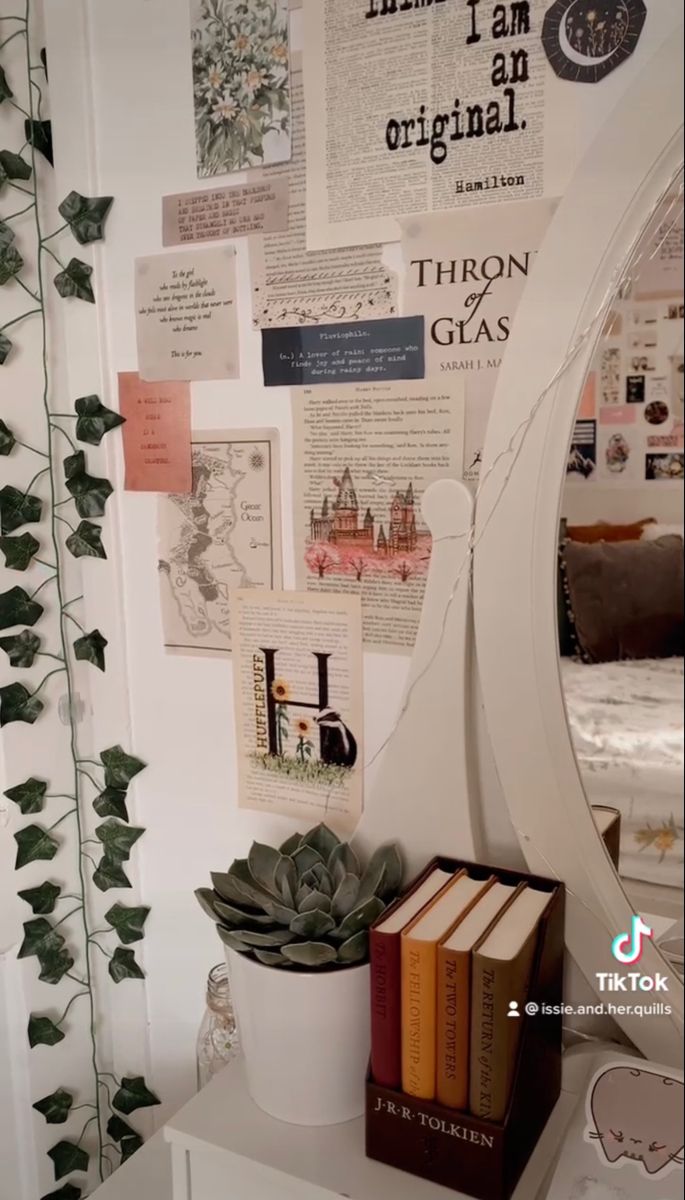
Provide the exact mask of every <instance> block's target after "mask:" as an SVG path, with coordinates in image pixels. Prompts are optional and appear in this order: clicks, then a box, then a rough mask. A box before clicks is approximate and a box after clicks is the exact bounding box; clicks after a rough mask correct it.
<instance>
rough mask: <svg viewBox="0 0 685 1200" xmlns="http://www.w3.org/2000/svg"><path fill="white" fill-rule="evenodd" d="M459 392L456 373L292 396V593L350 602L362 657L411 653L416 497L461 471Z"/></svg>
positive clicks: (427, 551) (424, 541)
mask: <svg viewBox="0 0 685 1200" xmlns="http://www.w3.org/2000/svg"><path fill="white" fill-rule="evenodd" d="M463 391H464V385H463V381H462V380H461V379H460V378H457V377H456V376H452V377H449V378H446V379H445V380H444V381H443V380H438V379H427V380H421V381H419V382H413V381H412V382H404V383H372V384H337V385H336V384H332V385H325V384H322V385H319V386H317V387H310V388H294V389H293V393H292V397H293V457H294V490H293V495H294V505H295V522H294V526H295V578H296V585H297V587H298V588H300V589H301V590H302V591H308V592H310V593H312V592H316V593H318V594H321V593H322V592H323V593H325V592H337V593H340V594H342V595H345V596H352V595H358V596H360V597H361V602H362V613H363V630H364V646H365V648H366V649H367V650H385V651H393V652H397V651H401V652H402V651H403V652H404V653H410V652H411V650H412V649H413V646H414V642H415V640H416V632H417V629H418V623H419V618H420V615H421V605H422V603H423V595H424V591H425V587H426V576H427V574H428V568H429V565H430V556H431V536H430V532H429V530H428V527H427V525H426V524H425V521H424V520H423V517H422V514H421V500H422V497H423V493H424V491H425V489H426V488H427V487H428V485H429V484H430V483H432V482H434V481H435V480H436V479H444V478H446V477H448V478H459V476H460V474H461V464H462V457H463V427H464V401H463Z"/></svg>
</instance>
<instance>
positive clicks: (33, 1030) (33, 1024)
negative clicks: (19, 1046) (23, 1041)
mask: <svg viewBox="0 0 685 1200" xmlns="http://www.w3.org/2000/svg"><path fill="white" fill-rule="evenodd" d="M28 1036H29V1046H31V1047H32V1048H33V1046H56V1045H57V1043H58V1042H61V1041H63V1040H64V1037H65V1035H64V1034H63V1033H62V1030H61V1029H58V1027H57V1025H55V1022H54V1021H51V1020H50V1018H49V1017H36V1016H34V1014H33V1013H31V1016H30V1017H29V1026H28Z"/></svg>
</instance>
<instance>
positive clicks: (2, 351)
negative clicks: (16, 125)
mask: <svg viewBox="0 0 685 1200" xmlns="http://www.w3.org/2000/svg"><path fill="white" fill-rule="evenodd" d="M0 187H2V180H1V178H0ZM11 349H12V343H11V341H10V339H9V338H8V337H7V336H6V335H5V334H4V333H0V367H1V366H2V365H3V363H4V362H6V360H7V356H8V354H9V352H10V350H11Z"/></svg>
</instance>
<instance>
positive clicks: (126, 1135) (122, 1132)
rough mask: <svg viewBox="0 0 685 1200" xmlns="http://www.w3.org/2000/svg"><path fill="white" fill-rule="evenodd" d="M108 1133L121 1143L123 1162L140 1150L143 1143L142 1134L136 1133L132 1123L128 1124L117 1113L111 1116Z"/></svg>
mask: <svg viewBox="0 0 685 1200" xmlns="http://www.w3.org/2000/svg"><path fill="white" fill-rule="evenodd" d="M107 1133H108V1135H109V1137H111V1139H112V1141H113V1142H118V1143H119V1149H120V1150H121V1161H122V1163H124V1162H126V1159H127V1158H130V1157H131V1155H132V1154H135V1152H136V1150H140V1147H141V1146H142V1145H143V1139H142V1138H141V1136H140V1134H139V1133H136V1131H135V1129H132V1128H131V1126H130V1125H127V1123H126V1121H122V1119H121V1117H117V1116H116V1115H115V1116H113V1117H110V1119H109V1121H108V1122H107Z"/></svg>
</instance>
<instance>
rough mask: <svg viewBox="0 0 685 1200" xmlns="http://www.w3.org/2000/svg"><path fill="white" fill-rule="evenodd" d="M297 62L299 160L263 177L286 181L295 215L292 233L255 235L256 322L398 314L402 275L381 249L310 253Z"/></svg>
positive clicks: (291, 221) (314, 321) (295, 99)
mask: <svg viewBox="0 0 685 1200" xmlns="http://www.w3.org/2000/svg"><path fill="white" fill-rule="evenodd" d="M298 59H299V55H296V56H294V68H295V69H294V71H293V75H292V78H291V97H292V109H293V143H292V146H293V153H292V159H291V161H290V162H289V163H288V164H287V165H286V166H283V167H271V168H269V169H268V170H266V171H264V172H263V174H262V175H261V177H260V178H262V179H263V180H264V181H265V182H272V181H273V180H276V179H282V180H284V181H287V183H288V186H289V192H290V218H289V222H288V227H287V229H286V230H285V231H278V232H274V233H265V234H263V235H261V236H255V237H251V238H250V239H249V249H250V273H251V277H252V313H253V317H252V321H253V325H254V326H255V327H256V328H260V329H269V328H270V329H274V328H278V327H280V326H284V325H297V324H303V325H308V324H311V325H316V324H331V323H332V322H335V321H355V320H364V319H369V318H371V317H389V316H393V315H394V314H395V313H396V312H397V277H396V275H395V274H394V273H393V272H391V271H389V270H388V269H387V268H386V267H384V265H383V262H382V253H383V248H382V246H368V245H365V246H350V247H347V248H345V249H342V250H336V249H333V250H320V251H317V252H313V253H312V252H310V253H308V252H307V216H306V192H307V163H306V153H305V111H304V88H303V83H302V70H301V67H299V68H298V66H297V60H298Z"/></svg>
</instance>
